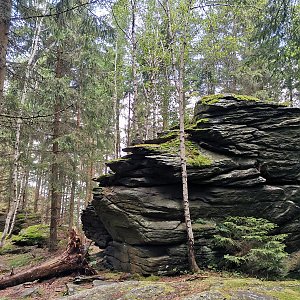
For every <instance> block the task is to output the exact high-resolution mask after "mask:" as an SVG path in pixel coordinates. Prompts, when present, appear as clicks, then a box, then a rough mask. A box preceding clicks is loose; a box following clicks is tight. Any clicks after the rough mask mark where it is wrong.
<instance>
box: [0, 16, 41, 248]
mask: <svg viewBox="0 0 300 300" xmlns="http://www.w3.org/2000/svg"><path fill="white" fill-rule="evenodd" d="M42 22H43V19H42V18H40V19H39V20H38V21H37V23H36V29H35V32H34V37H33V41H32V46H31V51H30V56H29V59H28V62H27V66H26V71H25V80H24V86H23V90H22V93H21V98H20V109H19V113H18V115H19V116H18V118H17V121H16V139H15V146H14V156H13V181H14V187H13V201H11V203H10V208H9V211H8V214H7V216H6V220H5V226H4V230H3V233H2V236H1V240H0V248H1V247H3V246H4V242H5V239H6V237H7V236H8V234H9V233H11V232H12V230H13V227H14V223H15V218H16V214H17V210H18V207H19V204H20V200H21V195H20V193H21V191H22V188H21V187H20V186H19V184H21V182H22V181H21V182H19V157H20V135H21V127H22V122H23V121H22V117H21V109H22V106H23V105H24V103H25V101H26V97H27V92H28V81H29V78H30V75H31V72H32V66H33V63H34V58H35V56H36V52H37V49H38V41H39V36H40V33H41V28H42ZM18 191H20V192H19V193H18Z"/></svg>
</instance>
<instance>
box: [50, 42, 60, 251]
mask: <svg viewBox="0 0 300 300" xmlns="http://www.w3.org/2000/svg"><path fill="white" fill-rule="evenodd" d="M62 53H63V52H62V50H61V48H60V47H57V56H56V70H55V77H56V78H62V77H63V63H62ZM57 94H58V95H57V96H56V99H55V104H54V120H53V135H52V155H53V158H52V165H51V209H50V210H51V216H50V240H49V251H55V250H56V249H57V225H58V224H57V223H58V218H59V207H58V205H59V200H60V189H59V162H58V157H59V145H58V140H57V139H58V138H59V132H60V117H61V96H60V95H59V93H57Z"/></svg>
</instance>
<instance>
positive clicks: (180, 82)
mask: <svg viewBox="0 0 300 300" xmlns="http://www.w3.org/2000/svg"><path fill="white" fill-rule="evenodd" d="M165 4H166V7H165V9H166V12H167V18H168V35H169V39H170V51H171V60H172V69H173V74H174V82H175V85H176V90H177V96H178V104H179V127H180V129H179V131H180V137H179V138H180V162H181V177H182V197H183V209H184V219H185V225H186V231H187V246H188V260H189V265H190V269H191V271H192V272H198V271H199V267H198V265H197V262H196V257H195V250H194V234H193V228H192V222H191V214H190V205H189V196H188V182H187V167H186V151H185V131H184V111H185V103H184V102H185V101H184V71H185V51H186V34H187V32H186V31H187V29H186V27H187V23H186V22H187V19H188V18H187V16H183V19H184V20H185V22H184V25H183V26H184V27H183V28H182V33H181V34H182V35H181V36H179V37H178V38H179V44H180V49H179V58H178V60H179V62H178V63H177V65H178V69H177V68H176V61H178V60H176V57H175V50H174V42H175V37H174V32H172V27H171V24H172V17H171V11H170V4H169V0H166V2H165ZM190 7H191V3H190V1H189V6H188V11H187V13H188V14H189V13H190Z"/></svg>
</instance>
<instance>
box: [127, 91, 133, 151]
mask: <svg viewBox="0 0 300 300" xmlns="http://www.w3.org/2000/svg"><path fill="white" fill-rule="evenodd" d="M131 106H132V105H131V93H129V94H128V120H127V147H128V146H130V144H131V124H132V122H131Z"/></svg>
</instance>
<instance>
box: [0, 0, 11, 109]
mask: <svg viewBox="0 0 300 300" xmlns="http://www.w3.org/2000/svg"><path fill="white" fill-rule="evenodd" d="M11 9H12V0H0V110H1V105H2V99H3V89H4V81H5V76H6V52H7V47H8V34H9V27H10V17H11Z"/></svg>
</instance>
